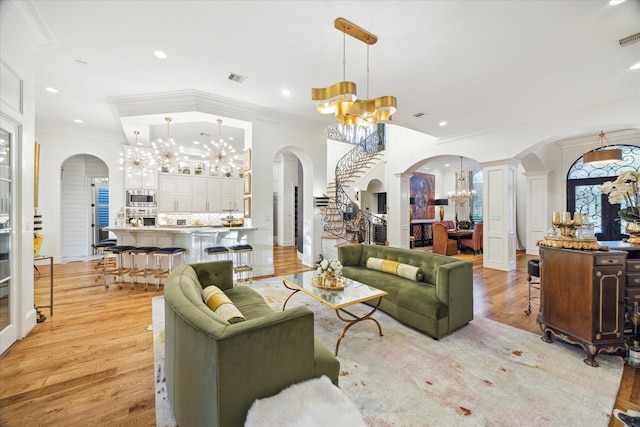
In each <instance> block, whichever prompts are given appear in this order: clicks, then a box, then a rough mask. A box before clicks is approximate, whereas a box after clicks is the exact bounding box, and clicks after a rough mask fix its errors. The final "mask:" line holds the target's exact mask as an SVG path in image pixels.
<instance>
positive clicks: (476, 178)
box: [471, 169, 484, 224]
mask: <svg viewBox="0 0 640 427" xmlns="http://www.w3.org/2000/svg"><path fill="white" fill-rule="evenodd" d="M483 184H484V171H483V170H482V169H480V170H479V171H478V172H476V173H474V174H473V176H472V177H471V189H472V190H474V191H475V192H476V194H475V196H473V200H472V201H471V217H472V218H473V222H474V223H475V224H477V223H479V222H480V221H482V186H483Z"/></svg>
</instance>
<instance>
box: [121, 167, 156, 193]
mask: <svg viewBox="0 0 640 427" xmlns="http://www.w3.org/2000/svg"><path fill="white" fill-rule="evenodd" d="M124 187H125V189H127V190H157V189H158V172H157V171H150V172H148V173H146V174H145V175H140V174H132V175H127V174H125V176H124Z"/></svg>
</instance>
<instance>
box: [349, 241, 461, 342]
mask: <svg viewBox="0 0 640 427" xmlns="http://www.w3.org/2000/svg"><path fill="white" fill-rule="evenodd" d="M370 257H373V258H382V259H386V260H391V261H396V262H400V263H403V264H409V265H412V266H414V267H419V268H420V269H421V270H422V273H423V278H422V280H421V281H419V282H418V281H413V280H410V279H406V278H403V277H400V276H396V275H393V274H389V273H384V272H382V271H377V270H372V269H369V268H367V260H368V259H369V258H370ZM338 259H339V260H340V262H341V263H342V265H343V270H342V275H343V276H345V277H348V278H350V279H354V280H357V281H359V282H362V283H365V284H367V285H369V286H373V287H375V288H378V289H381V290H384V291H386V292H388V293H389V294H388V295H387V296H385V297H383V298H382V303H381V304H380V310H382V311H384V312H385V313H387V314H389V315H391V316H393V317H395V318H396V319H398V320H399V321H400V322H402V323H405V324H407V325H409V326H412V327H414V328H416V329H418V330H420V331H422V332H424V333H426V334H428V335H430V336H431V337H433V338H440V337H443V336H444V335H446V334H448V333H450V332H452V331H454V330H456V329H458V328H460V327H461V326H464V325H466V324H467V323H469V322H470V321H471V320H473V264H472V263H471V262H468V261H462V260H458V259H456V258H452V257H448V256H444V255H438V254H432V253H425V252H421V251H412V250H410V249H402V248H395V247H390V246H377V245H366V244H358V245H345V246H339V247H338ZM375 302H377V301H373V302H370V303H371V304H373V303H375ZM368 303H369V302H368Z"/></svg>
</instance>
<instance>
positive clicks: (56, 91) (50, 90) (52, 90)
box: [44, 87, 58, 93]
mask: <svg viewBox="0 0 640 427" xmlns="http://www.w3.org/2000/svg"><path fill="white" fill-rule="evenodd" d="M44 90H46V91H47V92H51V93H58V89H56V88H55V87H48V88H45V89H44Z"/></svg>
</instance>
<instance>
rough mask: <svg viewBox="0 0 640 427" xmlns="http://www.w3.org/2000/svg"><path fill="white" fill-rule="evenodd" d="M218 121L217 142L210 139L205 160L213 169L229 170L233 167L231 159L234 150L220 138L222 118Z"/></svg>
mask: <svg viewBox="0 0 640 427" xmlns="http://www.w3.org/2000/svg"><path fill="white" fill-rule="evenodd" d="M217 123H218V142H214V141H212V145H211V147H207V148H206V149H207V154H206V162H207V164H208V165H209V167H211V168H213V169H214V170H220V169H222V170H224V171H227V172H230V171H231V170H232V169H233V160H234V159H235V152H236V150H235V149H234V148H233V147H232V146H231V145H229V144H227V143H226V142H224V141H223V140H222V138H221V136H220V135H221V125H222V119H218V120H217Z"/></svg>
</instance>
